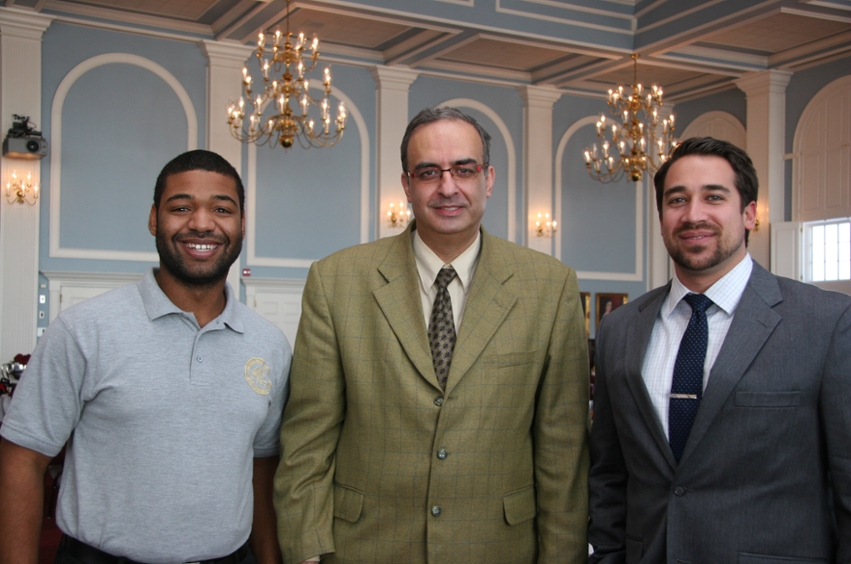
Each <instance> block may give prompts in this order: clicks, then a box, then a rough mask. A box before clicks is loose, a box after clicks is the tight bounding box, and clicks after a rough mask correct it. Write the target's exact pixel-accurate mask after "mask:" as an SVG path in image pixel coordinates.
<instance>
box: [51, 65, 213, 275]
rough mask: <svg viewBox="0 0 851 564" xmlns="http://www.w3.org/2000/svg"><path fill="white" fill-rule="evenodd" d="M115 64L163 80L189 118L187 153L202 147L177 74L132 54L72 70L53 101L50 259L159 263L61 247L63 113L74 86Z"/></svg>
mask: <svg viewBox="0 0 851 564" xmlns="http://www.w3.org/2000/svg"><path fill="white" fill-rule="evenodd" d="M114 63H118V64H128V65H136V66H139V67H142V68H144V69H147V70H149V71H151V72H152V73H154V74H155V75H157V76H158V77H160V78H161V79H163V81H165V83H166V84H168V85H169V86H170V87H171V89H172V90H173V91H174V93H175V94H176V95H177V98H178V99H179V100H180V103H181V105H182V106H183V111H184V113H185V114H186V124H187V127H186V129H187V142H186V148H187V150H192V149H195V148H196V147H197V144H198V117H197V115H196V114H195V108H194V107H193V106H192V100H190V98H189V94H188V93H187V92H186V90H185V89H184V88H183V85H181V84H180V82H179V81H178V80H177V78H175V77H174V75H173V74H171V73H170V72H169V71H167V70H166V69H165V68H163V67H162V66H160V65H158V64H157V63H155V62H153V61H151V60H150V59H146V58H144V57H140V56H138V55H131V54H129V53H106V54H103V55H98V56H96V57H92V58H91V59H87V60H85V61H83V62H82V63H80V64H78V65H77V66H76V67H74V68H73V69H71V71H70V72H69V73H68V74H67V75H66V76H65V78H63V79H62V82H60V83H59V88H57V89H56V94H55V95H54V97H53V106H52V107H51V110H50V118H51V133H52V135H53V139H52V145H53V147H52V149H51V150H52V152H53V154H52V155H51V158H50V256H51V257H57V258H81V259H97V260H129V261H140V262H159V256H158V255H157V253H148V252H140V251H112V250H104V249H75V248H67V247H61V246H60V245H61V238H60V232H59V229H60V212H61V209H62V208H61V194H62V109H63V106H64V104H65V98H66V97H67V96H68V92H69V91H70V90H71V87H72V86H73V85H74V83H75V82H76V81H77V80H78V79H79V78H80V77H81V76H83V75H84V74H85V73H87V72H88V71H90V70H92V69H94V68H96V67H99V66H102V65H109V64H114Z"/></svg>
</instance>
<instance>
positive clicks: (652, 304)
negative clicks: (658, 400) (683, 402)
mask: <svg viewBox="0 0 851 564" xmlns="http://www.w3.org/2000/svg"><path fill="white" fill-rule="evenodd" d="M670 289H671V283H670V282H668V285H667V286H665V287H664V288H660V289H659V290H657V294H656V295H655V296H653V297H652V298H651V299H649V300H647V301H646V302H644V303H642V304H641V305H640V306H639V308H638V314H637V315H635V316H633V317H632V319H631V320H630V322H629V326H628V327H627V332H626V335H625V339H626V343H627V344H626V359H625V362H624V366H625V368H626V370H627V373H626V381H627V384H628V385H629V388H630V391H631V392H632V395H633V397H634V398H635V405H636V407H637V408H638V411H639V413H641V415H642V417H643V418H644V422H645V424H646V425H647V428H648V429H650V433H651V435H652V436H653V440H654V441H655V442H656V446H657V447H658V448H659V450H660V451H661V452H662V455H663V456H664V457H665V458H666V459H667V461H668V463H669V464H670V465H671V467H672V468H675V467H676V464H677V463H676V460H674V455H673V453H672V452H671V447H670V445H669V444H668V437H666V436H665V431H664V429H663V428H662V422H661V421H659V416H658V415H657V414H656V409H655V408H654V407H653V402H652V400H651V399H650V393H649V392H648V391H647V385H646V384H645V383H644V377H643V376H642V375H641V368H642V366H643V365H644V357H645V355H646V354H647V347H648V346H649V344H650V336H651V335H652V333H653V326H654V325H655V323H656V318H657V317H659V310H661V309H662V304H663V303H664V302H665V297H666V296H667V295H668V292H669V291H670Z"/></svg>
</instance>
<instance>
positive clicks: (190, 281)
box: [156, 230, 242, 288]
mask: <svg viewBox="0 0 851 564" xmlns="http://www.w3.org/2000/svg"><path fill="white" fill-rule="evenodd" d="M185 237H187V238H192V239H196V240H199V239H200V240H206V241H209V242H211V243H217V244H219V245H221V248H222V254H221V255H220V256H219V258H218V259H216V261H215V262H213V263H212V264H209V265H204V266H202V267H200V268H197V269H195V270H193V269H191V268H190V267H189V266H188V265H187V264H186V261H185V260H184V259H183V257H182V256H181V255H180V253H179V252H178V251H177V249H176V247H177V245H179V244H180V237H178V236H174V237H173V238H172V239H170V240H169V239H167V238H166V236H165V234H164V233H162V232H161V231H159V230H157V236H156V244H157V252H158V253H159V255H160V266H161V267H162V268H164V269H165V270H167V271H168V272H169V274H171V275H172V276H173V277H174V278H175V279H176V280H178V281H180V282H181V283H182V284H183V285H184V286H189V287H196V288H204V287H210V286H215V285H216V284H218V283H220V282H221V281H222V280H224V279H225V278H227V275H228V270H229V269H230V266H231V265H232V264H233V263H234V261H236V259H237V257H238V256H239V253H240V251H241V250H242V234H241V233H240V234H238V235H237V236H236V237H235V238H234V239H228V238H227V237H225V236H220V237H213V236H212V235H210V234H209V233H199V232H197V231H190V232H189V233H188V234H187V235H186V236H185Z"/></svg>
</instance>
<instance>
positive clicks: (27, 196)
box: [6, 172, 38, 206]
mask: <svg viewBox="0 0 851 564" xmlns="http://www.w3.org/2000/svg"><path fill="white" fill-rule="evenodd" d="M6 200H8V202H9V203H10V204H23V203H24V202H26V203H28V204H29V205H31V206H34V205H35V203H36V202H37V201H38V184H33V181H32V175H31V174H30V173H29V172H28V173H27V178H26V180H24V179H20V178H18V173H17V172H13V173H12V180H11V182H7V183H6Z"/></svg>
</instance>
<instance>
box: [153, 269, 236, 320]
mask: <svg viewBox="0 0 851 564" xmlns="http://www.w3.org/2000/svg"><path fill="white" fill-rule="evenodd" d="M157 270H159V269H158V268H156V267H152V268H150V269H149V270H148V272H146V273H145V276H143V277H142V279H141V280H139V281H138V282H137V283H136V287H137V288H138V289H139V294H140V295H141V296H142V303H143V304H144V306H145V312H146V313H147V314H148V319H149V320H151V321H153V320H154V319H158V318H160V317H163V316H166V315H169V314H178V315H183V316H186V317H189V318H190V319H192V320H193V321H194V320H195V316H194V315H193V314H191V313H189V312H185V311H183V310H182V309H180V308H179V307H177V306H176V305H174V303H172V301H171V300H170V299H169V298H168V296H166V295H165V292H163V291H162V288H160V285H159V284H157V279H156V278H155V277H154V274H155V273H156V271H157ZM225 300H226V301H225V309H224V310H223V311H222V313H221V314H219V316H218V317H217V318H216V319H214V320H213V321H211V322H210V323H209V324H208V326H210V327H211V328H215V325H214V324H215V322H216V321H221V322H222V323H224V324H225V325H227V326H228V327H230V328H231V329H232V330H234V331H236V332H237V333H244V332H245V327H244V325H243V323H242V319H240V317H239V314H238V313H237V306H236V299H235V298H234V294H233V288H231V285H230V284H229V283H227V282H226V283H225Z"/></svg>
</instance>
